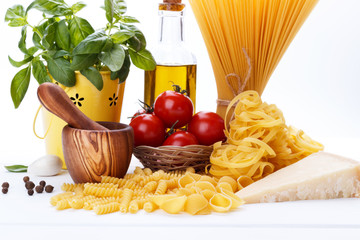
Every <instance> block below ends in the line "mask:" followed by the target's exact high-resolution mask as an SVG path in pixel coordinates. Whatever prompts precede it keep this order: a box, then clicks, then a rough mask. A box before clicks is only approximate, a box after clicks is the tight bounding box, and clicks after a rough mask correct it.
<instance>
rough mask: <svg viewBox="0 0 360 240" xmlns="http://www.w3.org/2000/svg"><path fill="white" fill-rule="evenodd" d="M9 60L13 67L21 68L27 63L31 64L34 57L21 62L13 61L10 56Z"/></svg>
mask: <svg viewBox="0 0 360 240" xmlns="http://www.w3.org/2000/svg"><path fill="white" fill-rule="evenodd" d="M8 58H9V62H10V63H11V65H13V66H14V67H21V66H23V65H25V64H26V63H28V62H30V61H31V60H32V59H33V58H34V57H33V56H30V57H27V58H25V59H24V60H22V61H19V62H17V61H15V60H13V59H12V58H11V57H10V56H8Z"/></svg>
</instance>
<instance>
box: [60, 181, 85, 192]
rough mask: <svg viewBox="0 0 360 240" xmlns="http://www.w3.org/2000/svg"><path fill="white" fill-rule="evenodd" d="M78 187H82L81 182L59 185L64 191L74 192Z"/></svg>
mask: <svg viewBox="0 0 360 240" xmlns="http://www.w3.org/2000/svg"><path fill="white" fill-rule="evenodd" d="M78 188H82V189H83V188H84V184H83V183H77V184H73V183H64V184H63V185H61V190H63V191H64V192H74V191H75V190H76V189H78Z"/></svg>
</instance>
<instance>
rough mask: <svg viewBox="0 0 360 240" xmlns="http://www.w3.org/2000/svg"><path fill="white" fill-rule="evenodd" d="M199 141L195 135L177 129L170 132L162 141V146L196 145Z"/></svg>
mask: <svg viewBox="0 0 360 240" xmlns="http://www.w3.org/2000/svg"><path fill="white" fill-rule="evenodd" d="M198 144H199V142H198V140H197V139H196V137H195V136H194V135H193V134H191V133H189V132H185V131H178V132H175V133H173V134H171V135H170V136H169V137H168V138H167V139H166V140H165V142H164V143H163V146H167V145H171V146H187V145H198Z"/></svg>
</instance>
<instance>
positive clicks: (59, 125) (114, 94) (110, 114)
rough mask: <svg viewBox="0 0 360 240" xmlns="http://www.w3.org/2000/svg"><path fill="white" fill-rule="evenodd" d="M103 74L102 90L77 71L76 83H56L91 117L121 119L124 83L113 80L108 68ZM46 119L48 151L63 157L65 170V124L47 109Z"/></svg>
mask: <svg viewBox="0 0 360 240" xmlns="http://www.w3.org/2000/svg"><path fill="white" fill-rule="evenodd" d="M100 73H101V75H102V78H103V81H104V87H103V89H102V90H101V91H99V90H98V89H96V88H95V87H94V85H92V83H91V82H90V81H89V80H88V79H87V78H86V77H84V76H83V75H81V73H80V72H75V76H76V84H75V86H73V87H65V86H62V85H61V84H59V83H57V82H55V81H54V82H55V83H56V84H59V85H60V86H61V87H62V88H63V89H64V90H65V92H66V93H67V94H68V96H69V97H70V99H71V100H72V101H73V102H74V104H75V105H76V106H77V107H78V108H79V109H80V110H81V111H82V112H83V113H84V114H85V115H87V116H88V117H89V118H91V119H92V120H94V121H106V122H119V121H120V115H121V107H122V102H123V96H124V89H125V82H123V83H121V84H119V81H118V80H111V79H110V72H109V71H102V72H100ZM43 121H44V127H45V131H48V132H47V135H46V138H45V144H46V152H47V154H53V155H57V156H59V157H60V158H61V159H62V160H63V168H64V169H66V165H65V162H64V157H63V151H62V143H61V132H62V129H63V128H64V126H65V125H66V123H65V122H64V121H63V120H61V119H60V118H58V117H56V116H54V115H53V114H51V113H49V112H48V111H46V110H44V111H43Z"/></svg>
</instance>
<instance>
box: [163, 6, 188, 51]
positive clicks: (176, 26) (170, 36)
mask: <svg viewBox="0 0 360 240" xmlns="http://www.w3.org/2000/svg"><path fill="white" fill-rule="evenodd" d="M159 16H160V36H159V43H160V44H169V45H172V44H180V43H182V42H183V41H184V22H183V21H184V11H159Z"/></svg>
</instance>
